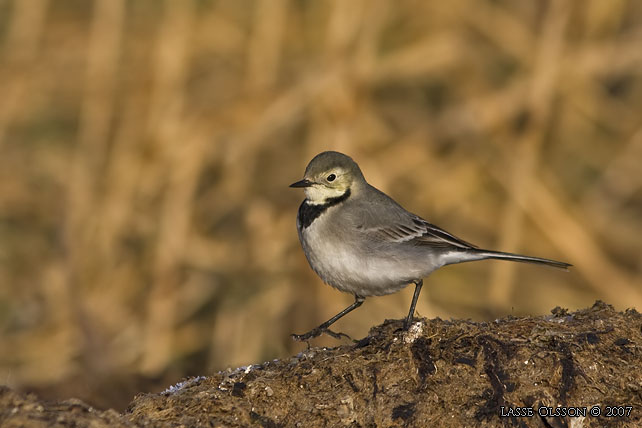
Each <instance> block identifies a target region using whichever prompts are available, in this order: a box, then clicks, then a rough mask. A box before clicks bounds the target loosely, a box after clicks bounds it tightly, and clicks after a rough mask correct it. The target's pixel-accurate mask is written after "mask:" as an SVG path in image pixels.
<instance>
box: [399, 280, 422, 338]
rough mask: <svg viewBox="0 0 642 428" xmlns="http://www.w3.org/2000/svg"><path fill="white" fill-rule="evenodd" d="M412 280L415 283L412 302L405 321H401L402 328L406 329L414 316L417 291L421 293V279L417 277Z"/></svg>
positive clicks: (417, 296) (417, 297)
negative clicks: (415, 279)
mask: <svg viewBox="0 0 642 428" xmlns="http://www.w3.org/2000/svg"><path fill="white" fill-rule="evenodd" d="M413 282H414V283H415V294H413V295H412V302H411V303H410V311H409V312H408V316H407V317H406V321H404V323H403V329H404V330H408V329H409V328H410V324H412V319H413V318H414V316H415V306H417V299H419V293H421V287H422V286H423V285H424V280H423V279H419V280H417V281H413Z"/></svg>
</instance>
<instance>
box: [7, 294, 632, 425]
mask: <svg viewBox="0 0 642 428" xmlns="http://www.w3.org/2000/svg"><path fill="white" fill-rule="evenodd" d="M400 327H401V321H387V322H385V323H384V324H383V325H380V326H377V327H374V328H373V329H372V330H371V331H370V334H369V335H368V336H367V337H365V338H363V339H362V340H360V341H358V342H356V343H351V344H346V345H343V346H339V347H336V348H329V349H328V348H311V349H309V350H308V351H306V352H303V353H301V354H299V355H297V356H295V357H292V358H290V359H284V360H275V361H272V362H267V363H263V364H257V365H252V366H249V367H244V368H239V369H236V370H234V371H227V372H221V373H218V374H215V375H213V376H208V377H199V378H192V379H187V380H185V381H184V382H182V383H180V384H177V385H174V386H172V387H170V388H168V389H167V390H166V391H165V392H163V393H160V394H140V395H138V396H137V397H135V398H134V400H133V401H132V402H131V404H130V405H129V408H128V409H127V411H126V412H125V413H124V414H119V413H117V412H115V411H113V410H107V411H102V410H96V409H93V408H91V407H90V406H88V405H86V404H84V403H82V402H80V401H78V400H73V399H72V400H67V401H62V402H55V403H52V402H43V401H41V400H39V399H38V398H37V397H35V396H33V395H23V394H18V393H16V392H13V391H11V390H9V389H6V388H5V389H0V426H2V427H92V428H100V427H143V426H144V427H195V426H204V427H219V426H220V427H242V426H256V427H263V428H272V427H335V426H339V427H340V426H348V427H397V426H398V427H427V426H439V427H473V426H480V427H494V426H500V427H501V426H507V427H508V426H510V427H512V426H515V427H575V428H578V427H620V426H627V427H628V426H630V427H635V426H642V315H641V314H639V313H638V312H636V311H634V310H629V311H626V312H623V313H622V312H616V311H614V310H613V308H612V307H610V306H608V305H606V304H604V303H601V302H597V303H596V304H595V305H594V306H593V307H591V308H590V309H585V310H581V311H578V312H573V313H568V312H567V311H565V310H562V309H559V308H556V309H554V310H553V311H552V315H549V316H545V317H528V318H515V317H508V318H503V319H500V320H497V321H495V322H488V323H485V322H484V323H479V322H472V321H459V320H455V321H444V320H441V319H433V320H426V319H424V320H421V321H417V322H416V323H415V324H414V325H413V327H412V328H411V330H410V331H409V332H402V331H401V330H400ZM591 410H592V411H593V412H597V410H599V411H600V416H598V417H596V416H592V415H591ZM584 412H586V416H583V413H584ZM531 413H532V416H530V414H531ZM540 413H541V414H542V415H543V416H541V415H540ZM608 413H610V414H611V416H609V414H608ZM556 414H557V415H556ZM569 414H572V415H574V416H573V417H569V416H568V415H569ZM622 415H624V416H622Z"/></svg>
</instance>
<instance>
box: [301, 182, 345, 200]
mask: <svg viewBox="0 0 642 428" xmlns="http://www.w3.org/2000/svg"><path fill="white" fill-rule="evenodd" d="M304 192H305V197H306V199H307V200H308V202H310V203H311V204H312V205H321V204H324V203H325V202H326V201H327V200H328V199H330V198H338V197H339V196H343V195H344V194H345V192H346V190H345V189H343V190H342V189H332V188H330V187H326V186H324V185H323V184H314V185H312V186H310V187H306V188H305V190H304Z"/></svg>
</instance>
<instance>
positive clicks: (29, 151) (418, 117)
mask: <svg viewBox="0 0 642 428" xmlns="http://www.w3.org/2000/svg"><path fill="white" fill-rule="evenodd" d="M641 46H642V3H641V2H639V1H635V0H629V1H627V0H609V1H604V0H590V1H589V0H577V1H562V0H559V1H548V2H547V1H530V0H529V1H513V0H510V1H509V0H505V1H479V0H454V1H447V2H428V1H411V0H405V1H392V0H391V1H387V0H376V1H368V0H350V1H344V0H335V1H303V0H260V1H249V0H247V1H205V0H202V1H188V0H167V1H157V0H136V1H125V0H95V1H88V0H0V384H6V385H9V386H11V387H14V388H19V389H26V390H33V391H37V392H39V393H40V394H42V395H44V396H45V397H47V398H66V397H69V396H77V397H80V398H82V399H85V400H88V401H89V402H91V403H93V404H96V405H99V406H115V407H116V408H119V409H122V407H123V406H124V405H125V404H126V403H127V402H128V401H129V400H130V399H131V397H132V395H133V394H134V393H135V392H136V391H158V390H159V389H163V388H164V387H165V386H167V385H168V384H170V383H174V382H176V381H178V380H180V379H181V378H182V377H183V376H187V375H196V374H208V373H211V372H213V371H217V370H223V369H225V368H226V367H236V366H239V365H246V364H250V363H259V362H261V361H265V360H269V359H273V358H280V357H287V356H289V355H291V354H292V353H296V352H298V351H300V350H302V349H305V344H297V343H293V342H292V340H291V339H290V337H289V334H290V333H293V332H299V333H301V332H304V331H307V330H308V329H310V328H312V327H314V326H316V325H317V324H318V323H320V322H321V321H324V320H325V319H327V318H328V317H330V316H331V315H333V314H335V313H336V312H338V311H339V310H340V309H342V308H343V307H345V306H346V305H347V304H349V303H351V302H352V296H350V295H345V294H342V293H339V292H338V291H335V290H333V289H332V288H330V287H328V286H325V285H323V284H322V283H321V281H320V280H319V279H318V278H317V277H316V276H315V275H314V274H313V272H312V271H311V269H310V268H309V267H308V265H307V263H306V261H305V258H304V256H303V253H302V251H301V249H300V247H299V243H298V240H297V235H296V229H295V224H294V223H295V216H296V210H297V208H298V205H299V203H300V202H301V200H302V198H303V194H302V192H301V191H300V190H294V189H288V187H287V186H288V185H289V184H290V183H292V182H294V181H296V180H298V179H300V178H301V177H302V174H303V171H304V168H305V166H306V164H307V162H308V161H309V159H310V158H311V157H312V156H313V155H315V154H316V153H318V152H320V151H323V150H327V149H335V150H340V151H343V152H346V153H348V154H350V155H351V156H352V157H353V158H354V159H355V160H357V162H359V163H360V165H361V167H362V169H363V170H364V173H365V175H366V177H367V178H368V180H369V181H370V182H371V183H372V184H374V185H375V186H377V187H379V188H380V189H382V190H383V191H385V192H387V193H389V194H390V195H392V196H393V197H394V198H395V199H397V200H398V201H399V202H400V203H401V204H402V205H404V206H406V207H407V208H409V209H410V210H412V211H413V212H415V213H417V214H419V215H421V216H423V217H425V218H427V219H428V220H430V221H432V222H434V223H436V224H438V225H440V226H442V227H444V228H445V229H446V230H448V231H450V232H452V233H454V234H456V235H459V236H461V237H462V238H464V239H466V240H469V241H471V242H473V243H476V244H478V245H480V246H483V247H489V248H494V249H501V250H505V251H518V252H523V253H527V254H532V255H538V256H543V257H550V258H556V259H559V260H563V261H567V262H570V263H573V264H574V265H575V267H574V268H573V269H572V270H571V271H570V272H569V273H565V272H563V271H558V270H554V269H546V268H538V267H535V266H529V265H517V264H511V263H501V262H492V261H490V262H484V263H473V264H468V265H459V266H451V267H447V268H445V269H442V270H441V271H439V272H437V273H435V274H434V275H433V276H432V277H431V278H429V279H428V280H427V281H426V284H427V286H426V287H424V290H425V291H424V293H423V295H422V298H421V301H420V303H419V306H418V313H419V314H420V315H422V316H428V317H435V316H440V317H446V318H448V317H458V318H459V317H463V318H472V319H475V320H489V319H493V318H495V317H499V316H503V315H507V314H512V315H524V314H544V313H547V312H548V311H550V309H551V308H553V307H555V306H558V305H559V306H562V307H568V308H572V309H573V308H580V307H586V306H588V305H591V304H592V303H593V301H594V300H595V299H603V300H605V301H606V302H608V303H611V304H613V305H615V306H616V308H618V309H624V308H626V307H637V308H638V309H640V308H642V286H641V283H642V242H641V240H640V237H641V236H642V172H641V170H642V113H641V112H642V81H641V77H642V48H641ZM410 288H411V287H410ZM410 288H408V289H406V290H404V291H403V292H401V293H398V294H397V295H392V296H386V297H377V298H372V299H369V300H367V301H366V303H365V304H364V306H363V307H362V308H361V309H359V310H358V311H356V312H354V313H352V314H350V315H349V316H348V317H346V318H345V319H343V320H342V321H341V322H339V323H338V324H337V330H340V331H343V332H346V333H348V334H350V335H352V336H353V337H357V338H359V337H363V336H364V335H366V334H367V331H368V329H369V327H370V326H373V325H375V324H378V323H381V322H382V321H383V320H384V319H386V318H402V317H403V316H405V314H406V311H407V310H408V306H409V302H410V297H411V293H412V290H411V289H410ZM314 343H315V344H318V345H336V344H337V343H338V342H337V341H336V340H334V339H331V340H329V339H325V338H323V339H320V340H318V341H315V342H314Z"/></svg>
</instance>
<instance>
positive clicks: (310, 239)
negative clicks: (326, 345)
mask: <svg viewBox="0 0 642 428" xmlns="http://www.w3.org/2000/svg"><path fill="white" fill-rule="evenodd" d="M290 187H293V188H302V189H303V190H304V193H305V199H304V200H303V202H302V203H301V205H300V206H299V210H298V213H297V219H296V225H297V230H298V235H299V240H300V242H301V246H302V248H303V252H304V254H305V257H306V258H307V260H308V263H309V264H310V267H311V268H312V270H313V271H314V272H315V273H316V274H317V275H318V276H319V277H320V278H321V279H322V280H323V282H325V283H326V284H328V285H330V286H332V287H334V288H336V289H338V290H340V291H343V292H347V293H351V294H352V295H354V303H352V304H351V305H350V306H348V307H347V308H345V309H344V310H342V311H341V312H339V313H338V314H336V315H335V316H333V317H332V318H330V319H329V320H327V321H326V322H324V323H322V324H321V325H319V326H318V327H316V328H313V329H312V330H310V331H308V332H307V333H304V334H293V335H292V337H293V338H294V339H295V340H298V341H308V340H310V339H312V338H315V337H317V336H320V335H321V334H324V333H325V334H328V335H331V336H333V337H335V338H339V337H341V336H346V335H345V334H343V333H335V332H333V331H332V330H330V329H329V327H330V326H331V325H332V324H333V323H335V322H336V321H337V320H339V319H340V318H342V317H343V316H345V315H346V314H348V313H349V312H352V311H353V310H355V309H357V308H358V307H359V306H361V305H362V304H363V302H364V300H365V299H366V298H367V297H371V296H382V295H387V294H392V293H395V292H397V291H399V290H401V289H403V288H405V287H406V286H408V285H410V284H414V285H415V290H414V294H413V296H412V301H411V303H410V310H409V312H408V316H407V317H406V318H405V320H404V323H403V328H404V330H408V328H409V327H410V325H411V324H412V322H413V319H414V313H415V307H416V305H417V300H418V298H419V293H420V292H421V288H422V286H423V279H424V278H426V277H427V276H428V275H430V274H431V273H432V272H433V271H435V270H436V269H439V268H440V267H443V266H446V265H450V264H455V263H463V262H470V261H476V260H485V259H499V260H508V261H513V262H525V263H535V264H540V265H548V266H553V267H556V268H561V269H565V270H568V268H569V267H570V266H572V265H571V264H569V263H565V262H559V261H556V260H550V259H544V258H539V257H531V256H525V255H521V254H513V253H505V252H500V251H492V250H485V249H481V248H479V247H477V246H475V245H473V244H471V243H469V242H466V241H464V240H462V239H460V238H458V237H456V236H455V235H453V234H451V233H449V232H446V231H445V230H444V229H442V228H440V227H438V226H435V225H434V224H431V223H429V222H428V221H426V220H424V219H423V218H421V217H419V216H418V215H416V214H413V213H411V212H409V211H407V210H406V209H405V208H403V207H402V206H401V205H399V204H398V203H397V202H395V201H394V200H393V199H392V198H391V197H390V196H388V195H386V194H385V193H383V192H382V191H380V190H378V189H377V188H375V187H373V186H372V185H370V184H369V183H368V182H367V181H366V179H365V177H364V176H363V173H362V172H361V168H359V165H358V164H357V163H356V162H355V161H354V160H353V159H352V158H351V157H349V156H347V155H345V154H343V153H339V152H336V151H324V152H322V153H319V154H318V155H316V156H315V157H314V158H313V159H312V160H311V161H310V163H309V164H308V166H307V167H306V169H305V174H304V176H303V179H302V180H299V181H297V182H295V183H292V184H291V185H290Z"/></svg>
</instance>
